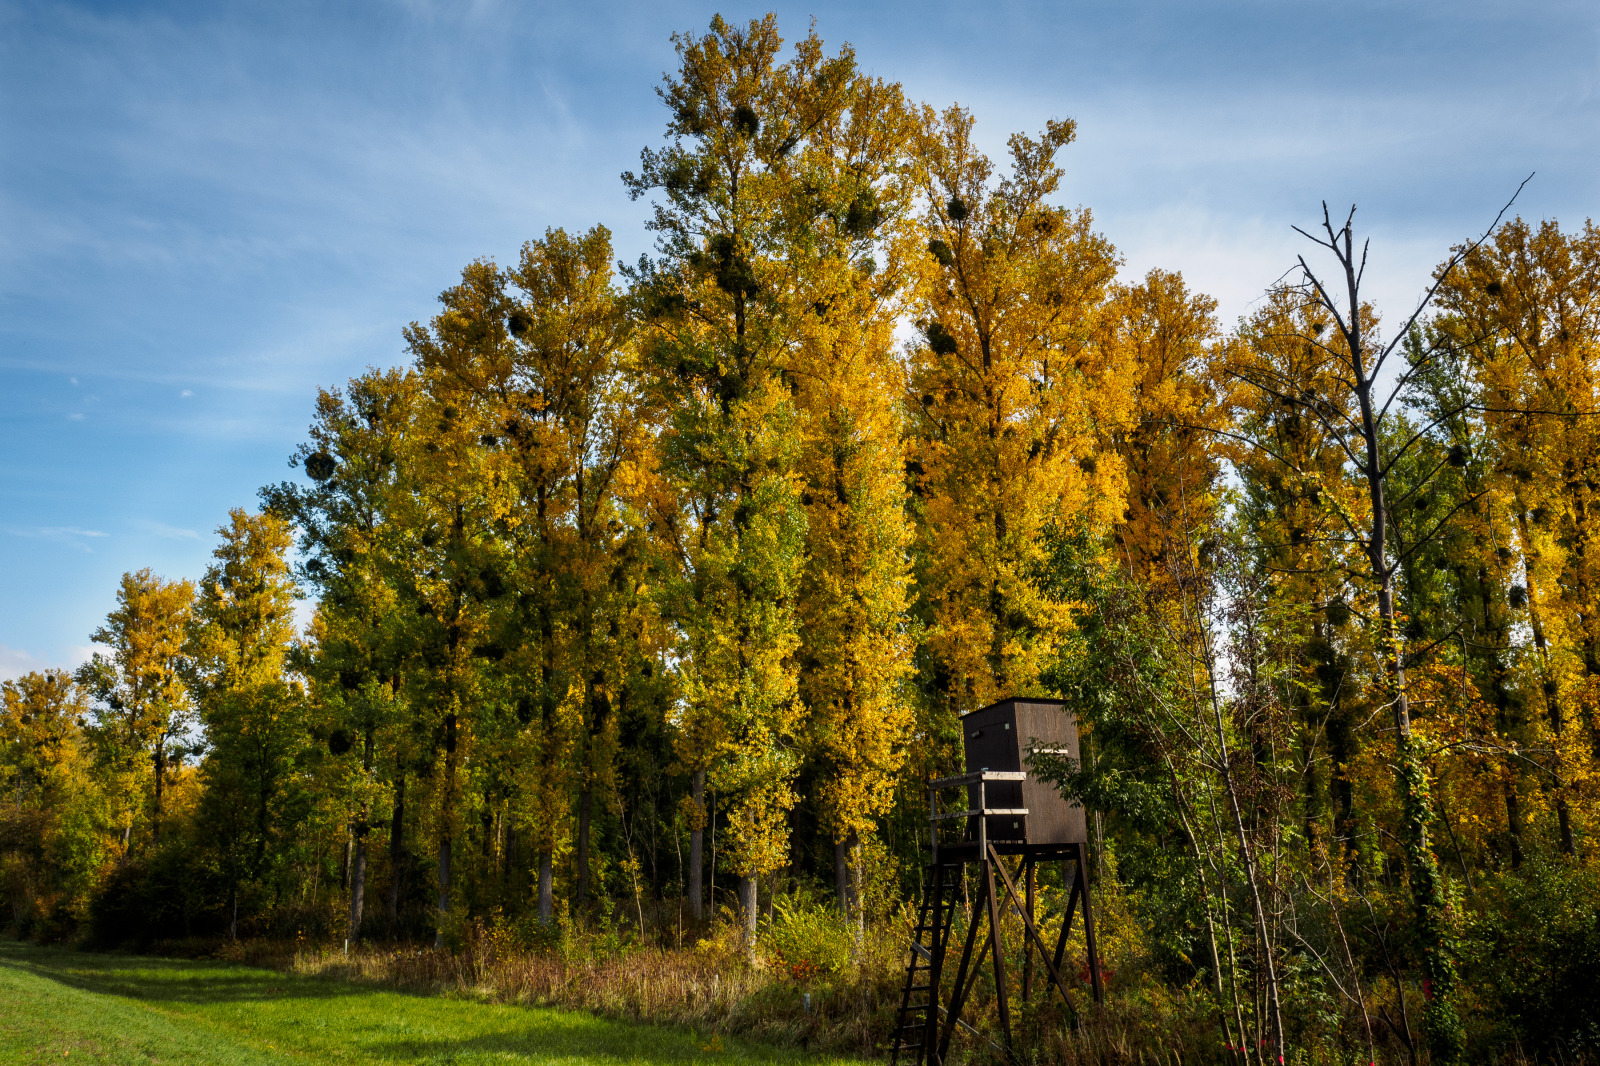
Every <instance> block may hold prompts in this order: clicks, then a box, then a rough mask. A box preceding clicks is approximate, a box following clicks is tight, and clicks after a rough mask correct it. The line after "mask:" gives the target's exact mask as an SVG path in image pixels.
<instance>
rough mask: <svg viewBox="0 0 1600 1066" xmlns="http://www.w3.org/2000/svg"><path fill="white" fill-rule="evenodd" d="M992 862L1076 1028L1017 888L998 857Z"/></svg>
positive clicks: (1069, 1002)
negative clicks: (998, 870) (998, 869)
mask: <svg viewBox="0 0 1600 1066" xmlns="http://www.w3.org/2000/svg"><path fill="white" fill-rule="evenodd" d="M994 862H995V865H996V866H998V867H999V868H1000V877H1001V879H1002V880H1003V881H1004V882H1005V887H1006V897H1007V898H1008V899H1009V900H1010V901H1011V905H1012V906H1013V907H1015V908H1016V909H1017V913H1018V914H1020V915H1022V927H1023V931H1024V933H1025V934H1026V935H1027V939H1028V941H1029V942H1030V943H1031V944H1032V945H1033V946H1035V947H1037V948H1038V949H1039V958H1040V959H1041V960H1043V962H1044V964H1045V966H1046V967H1047V968H1048V969H1049V972H1050V980H1051V981H1052V982H1054V983H1055V986H1056V991H1058V992H1060V993H1061V1002H1062V1003H1064V1004H1066V1007H1067V1013H1068V1014H1069V1015H1071V1017H1072V1024H1073V1026H1074V1027H1076V1026H1077V1024H1078V1012H1077V1011H1076V1010H1074V1009H1073V1007H1072V999H1071V998H1070V997H1069V996H1068V995H1067V985H1066V982H1065V981H1063V980H1061V971H1060V970H1059V969H1058V968H1057V967H1056V966H1055V964H1054V963H1052V962H1051V961H1050V957H1049V956H1048V955H1046V954H1045V947H1044V938H1043V937H1041V936H1040V935H1039V928H1038V926H1036V925H1034V924H1033V918H1032V916H1031V915H1029V914H1028V913H1027V911H1026V910H1025V909H1024V905H1023V901H1022V898H1021V897H1020V895H1019V894H1018V892H1017V886H1016V885H1015V884H1013V883H1012V881H1011V875H1010V874H1008V873H1006V868H1005V866H1004V865H1002V864H1001V863H1000V859H999V856H995V860H994Z"/></svg>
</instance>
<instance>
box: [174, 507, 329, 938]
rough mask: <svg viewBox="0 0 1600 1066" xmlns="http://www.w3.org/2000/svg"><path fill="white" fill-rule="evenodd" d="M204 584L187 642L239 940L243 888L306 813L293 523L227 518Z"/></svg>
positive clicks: (266, 516) (210, 816) (211, 817)
mask: <svg viewBox="0 0 1600 1066" xmlns="http://www.w3.org/2000/svg"><path fill="white" fill-rule="evenodd" d="M228 518H229V521H228V524H227V525H224V526H222V527H221V528H220V529H219V530H218V533H219V534H220V535H221V537H222V543H221V544H220V545H219V546H218V547H217V549H216V550H215V551H214V552H213V553H212V555H213V556H214V558H215V560H216V561H215V562H214V563H212V565H211V566H210V567H209V568H207V570H206V573H205V576H204V577H202V578H201V580H200V594H199V597H198V600H197V602H196V609H195V619H194V625H193V627H192V631H191V633H190V635H189V654H190V656H191V658H192V662H193V665H192V667H191V671H192V676H193V682H192V684H191V688H192V691H193V693H194V695H195V700H196V703H197V704H198V707H199V711H200V719H201V721H202V722H203V723H204V725H205V729H206V738H207V740H208V741H209V742H210V751H209V752H208V754H207V757H206V761H205V765H204V775H205V780H206V794H205V807H206V818H207V821H208V823H209V824H210V826H211V827H212V828H213V829H214V830H215V831H216V840H217V844H218V846H219V848H220V850H221V852H222V859H223V866H224V868H225V870H226V872H227V876H228V891H229V900H228V904H229V905H228V934H229V936H231V937H233V938H234V939H237V938H238V935H239V889H240V886H241V883H242V882H244V881H246V880H257V879H259V878H260V877H261V875H262V873H263V871H264V870H265V868H266V867H267V865H268V863H269V862H271V861H273V860H275V859H278V858H280V857H281V856H282V855H283V853H284V852H285V851H286V850H287V849H286V847H285V845H286V844H287V843H288V838H287V833H288V832H289V831H291V830H292V829H293V827H294V825H295V823H296V821H297V815H298V814H299V812H300V809H301V808H302V807H303V803H302V802H299V799H298V797H296V796H295V795H294V793H295V792H297V791H298V789H297V788H296V782H295V780H294V778H295V773H294V771H295V763H296V756H297V755H298V754H299V752H300V749H301V747H302V745H303V744H304V743H305V728H304V725H305V722H304V712H305V700H304V692H303V691H302V689H301V687H300V686H299V684H297V683H295V682H292V681H291V680H290V679H289V678H288V677H287V676H286V667H287V660H288V653H289V646H290V641H291V640H292V639H293V637H294V599H295V589H294V584H293V582H292V580H291V579H290V576H289V564H288V560H287V558H286V556H287V554H288V550H289V545H290V543H291V539H292V537H291V533H290V530H289V525H288V523H287V521H286V520H285V519H283V518H282V517H280V516H278V515H275V514H273V513H271V512H270V511H269V512H265V513H262V514H256V515H252V514H248V513H247V512H245V511H244V510H242V509H240V508H235V509H234V510H233V511H231V512H230V513H229V516H228Z"/></svg>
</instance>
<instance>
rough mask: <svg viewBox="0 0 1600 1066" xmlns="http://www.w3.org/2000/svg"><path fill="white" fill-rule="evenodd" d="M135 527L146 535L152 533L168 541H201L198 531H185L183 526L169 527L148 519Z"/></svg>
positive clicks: (140, 520)
mask: <svg viewBox="0 0 1600 1066" xmlns="http://www.w3.org/2000/svg"><path fill="white" fill-rule="evenodd" d="M134 525H136V526H138V527H139V528H140V529H142V530H144V531H145V532H146V533H152V534H154V535H155V536H158V537H165V538H167V539H168V540H199V539H200V534H199V532H198V531H196V530H193V529H184V528H183V527H182V526H169V525H167V524H166V523H165V522H156V521H153V520H151V519H148V518H141V519H139V520H138V521H137V522H135V523H134Z"/></svg>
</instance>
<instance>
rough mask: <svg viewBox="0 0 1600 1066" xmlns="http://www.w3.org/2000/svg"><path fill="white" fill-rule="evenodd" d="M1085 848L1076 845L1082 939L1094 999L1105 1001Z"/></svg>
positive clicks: (1097, 1001) (1098, 1001) (1100, 1001)
mask: <svg viewBox="0 0 1600 1066" xmlns="http://www.w3.org/2000/svg"><path fill="white" fill-rule="evenodd" d="M1085 850H1086V849H1085V848H1084V846H1083V845H1082V844H1079V845H1078V880H1079V881H1082V882H1083V939H1084V945H1085V947H1086V948H1087V949H1088V953H1089V983H1090V986H1091V987H1092V988H1093V989H1094V1001H1095V1002H1096V1003H1102V1002H1104V1001H1105V988H1104V986H1103V983H1102V982H1101V980H1100V949H1099V948H1098V947H1096V946H1095V940H1094V911H1093V910H1091V909H1090V907H1089V864H1088V863H1087V862H1085V861H1084V859H1085V857H1086V856H1085V855H1084V852H1085Z"/></svg>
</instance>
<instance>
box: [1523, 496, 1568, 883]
mask: <svg viewBox="0 0 1600 1066" xmlns="http://www.w3.org/2000/svg"><path fill="white" fill-rule="evenodd" d="M1517 532H1518V534H1519V535H1520V536H1521V537H1522V543H1523V544H1524V545H1527V546H1529V548H1528V551H1527V553H1526V554H1525V555H1524V563H1525V569H1524V573H1525V575H1526V576H1525V578H1524V580H1525V581H1527V583H1528V585H1527V590H1528V623H1529V625H1530V627H1531V628H1532V629H1533V645H1534V647H1536V648H1538V649H1539V663H1540V666H1541V667H1542V669H1541V670H1540V674H1541V675H1542V678H1543V686H1544V705H1545V719H1546V721H1548V722H1549V723H1550V732H1551V733H1553V734H1554V736H1555V745H1554V746H1555V749H1556V752H1555V756H1554V758H1552V759H1551V765H1552V767H1553V776H1554V777H1555V807H1556V830H1557V833H1558V835H1559V839H1560V841H1561V853H1562V854H1563V855H1571V854H1573V853H1574V852H1575V850H1576V848H1575V847H1574V844H1573V839H1572V811H1571V810H1569V809H1568V807H1567V790H1566V774H1565V773H1564V772H1563V767H1562V752H1561V735H1562V733H1563V732H1564V731H1565V729H1564V727H1565V725H1566V721H1565V716H1564V715H1563V714H1562V713H1561V703H1560V701H1559V700H1558V699H1557V693H1556V692H1555V681H1554V676H1555V675H1554V674H1552V673H1551V670H1550V646H1549V643H1548V642H1547V641H1546V639H1545V635H1544V619H1543V618H1542V617H1541V616H1540V613H1539V601H1538V598H1537V597H1536V596H1535V595H1534V584H1533V564H1534V557H1533V549H1532V545H1533V543H1534V541H1533V540H1532V538H1530V537H1529V535H1528V514H1527V511H1526V510H1524V509H1523V507H1522V502H1521V500H1518V501H1517Z"/></svg>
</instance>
